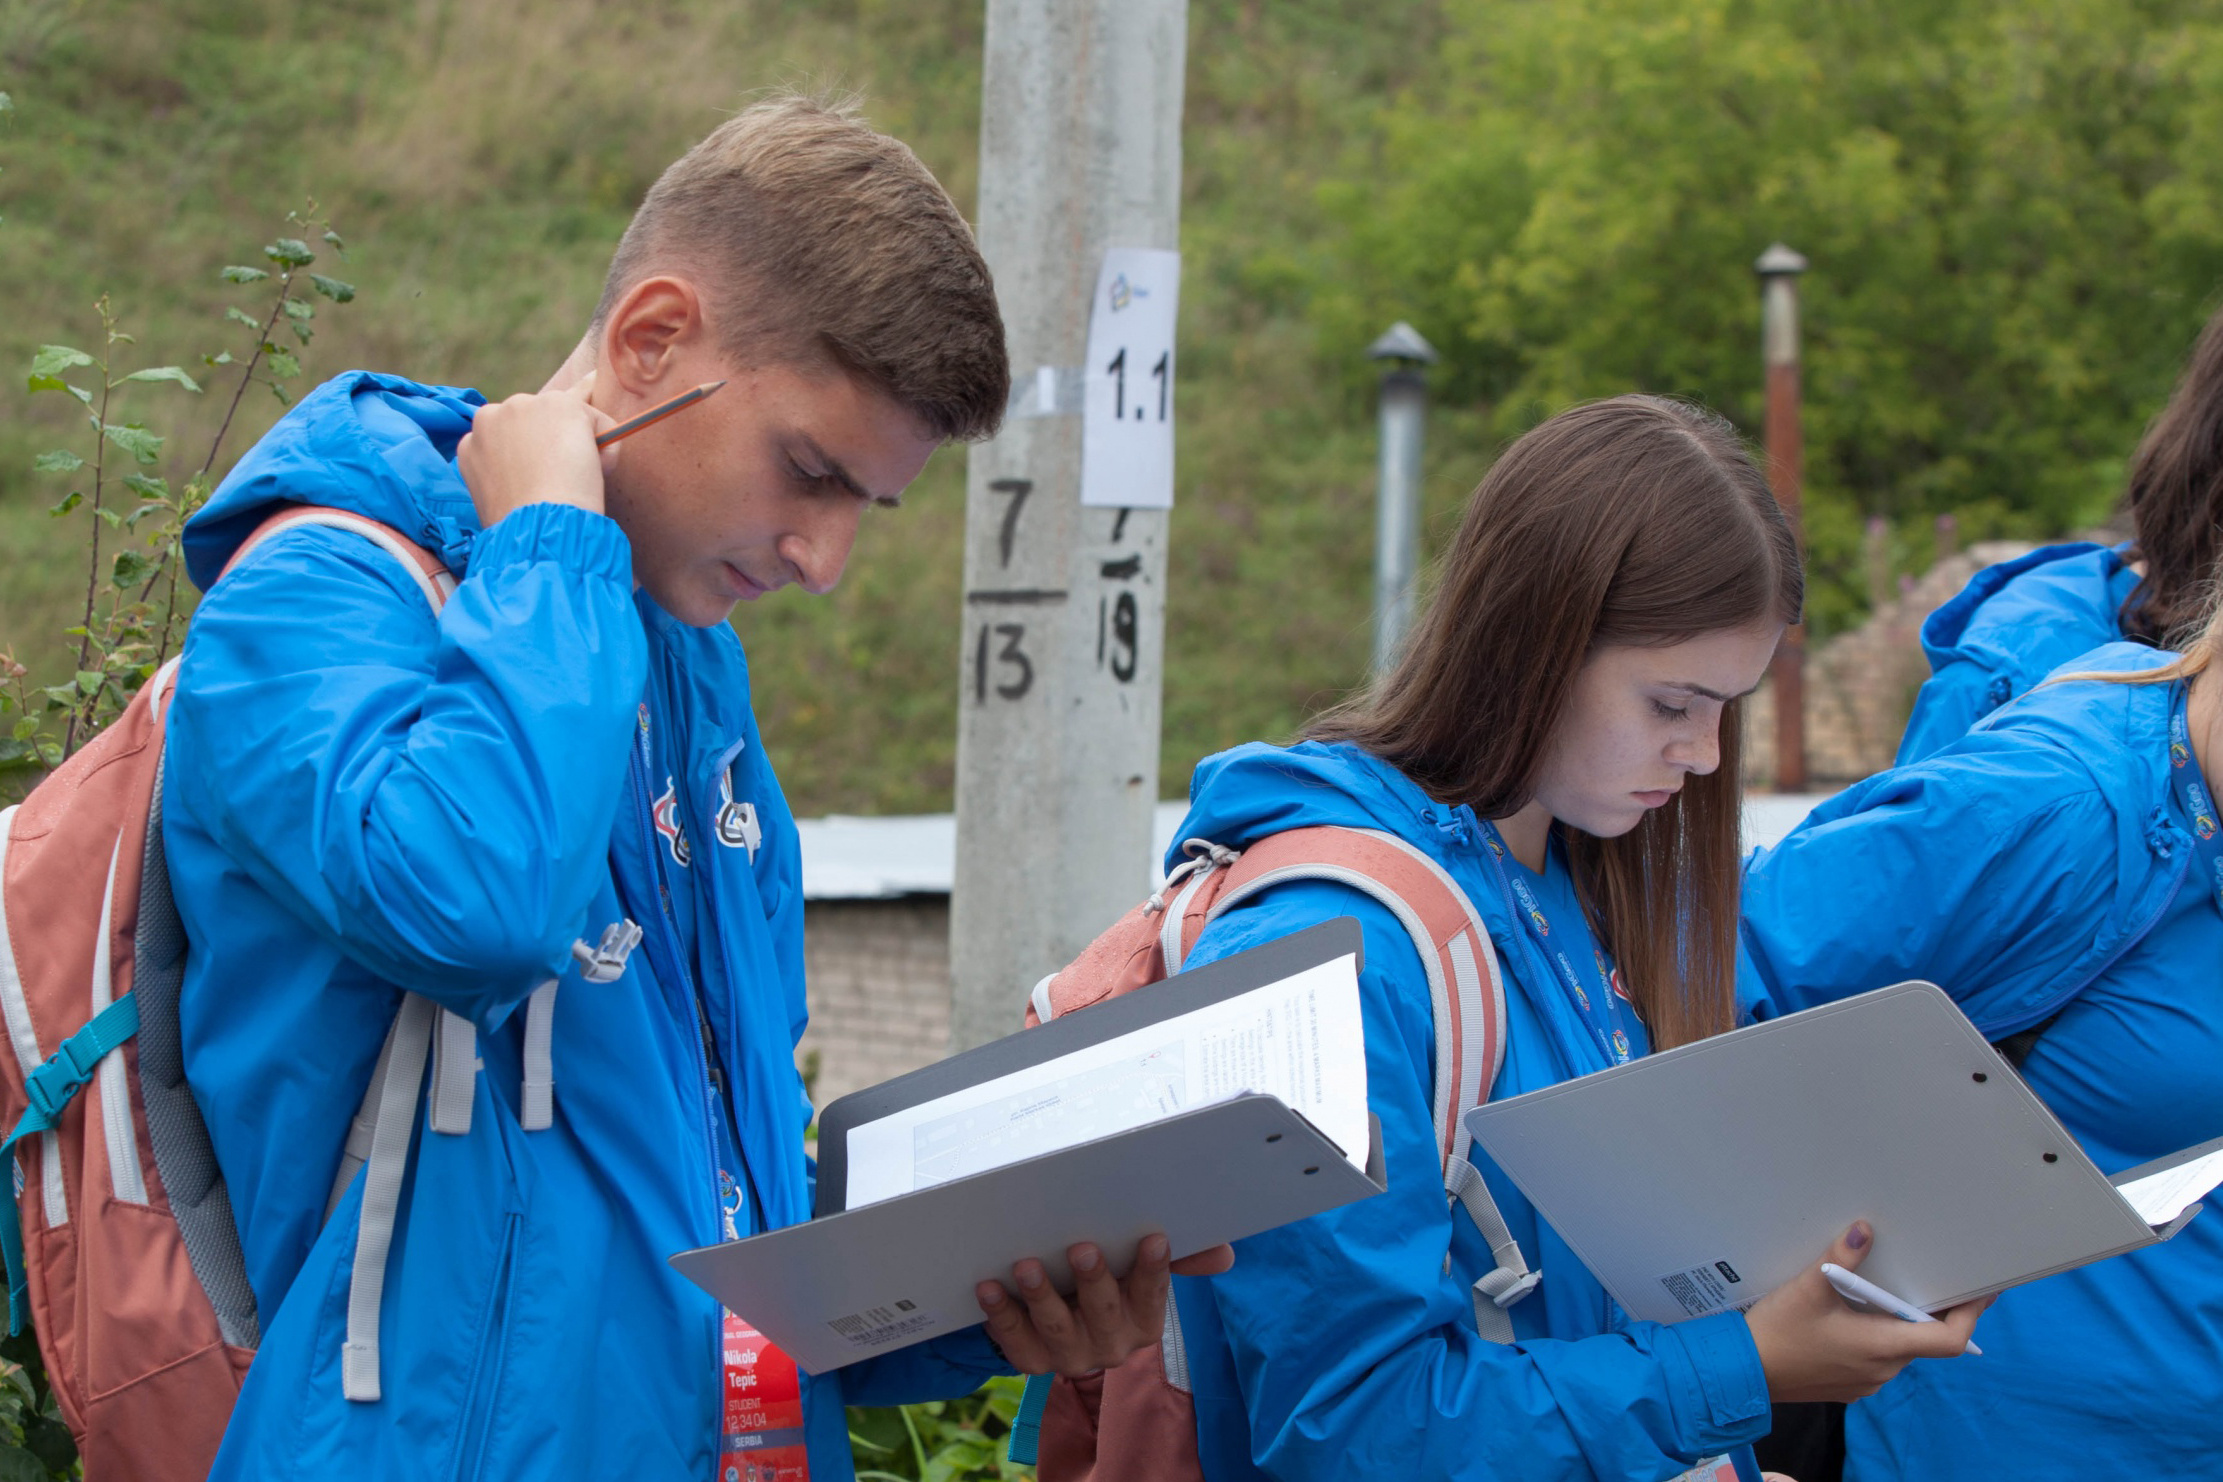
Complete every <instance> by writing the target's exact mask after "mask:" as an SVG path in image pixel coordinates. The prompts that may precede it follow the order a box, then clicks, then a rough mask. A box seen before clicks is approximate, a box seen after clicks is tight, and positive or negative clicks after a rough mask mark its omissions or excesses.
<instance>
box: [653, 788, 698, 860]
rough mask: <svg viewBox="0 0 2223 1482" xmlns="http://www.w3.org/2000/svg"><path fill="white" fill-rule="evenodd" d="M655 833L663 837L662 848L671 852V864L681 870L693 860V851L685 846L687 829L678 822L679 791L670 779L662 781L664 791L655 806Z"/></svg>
mask: <svg viewBox="0 0 2223 1482" xmlns="http://www.w3.org/2000/svg"><path fill="white" fill-rule="evenodd" d="M655 819H656V832H657V833H658V834H660V835H662V836H663V840H664V846H665V847H666V848H667V849H669V850H670V851H671V856H672V863H674V864H676V865H678V866H679V867H680V868H681V869H686V868H687V866H688V865H689V864H690V863H692V862H693V860H694V857H695V855H694V850H692V849H691V848H689V847H688V844H687V829H686V826H685V825H684V824H682V823H681V822H680V821H679V790H678V789H677V788H676V787H675V786H673V784H672V779H671V778H669V777H666V778H665V779H664V791H663V792H662V793H661V794H660V795H659V796H658V797H657V799H656V806H655Z"/></svg>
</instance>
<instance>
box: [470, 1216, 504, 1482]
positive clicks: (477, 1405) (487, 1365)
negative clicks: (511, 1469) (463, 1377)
mask: <svg viewBox="0 0 2223 1482" xmlns="http://www.w3.org/2000/svg"><path fill="white" fill-rule="evenodd" d="M517 1219H518V1217H517V1216H516V1215H515V1214H512V1215H510V1216H509V1217H508V1218H507V1219H505V1220H504V1221H503V1222H502V1256H501V1259H500V1260H499V1261H497V1262H496V1263H495V1266H494V1286H493V1289H492V1290H491V1291H490V1292H489V1293H488V1294H487V1304H486V1305H487V1311H486V1315H485V1317H484V1319H483V1320H482V1321H481V1323H480V1331H481V1332H483V1333H487V1334H489V1335H491V1336H490V1337H488V1339H487V1340H486V1341H485V1342H484V1343H483V1344H481V1345H480V1347H479V1352H478V1358H477V1360H476V1361H475V1362H474V1363H473V1364H472V1366H471V1387H470V1390H469V1391H468V1393H469V1395H470V1403H469V1404H468V1405H467V1406H466V1407H465V1409H464V1411H463V1423H462V1424H461V1425H460V1426H458V1427H457V1428H456V1440H457V1447H456V1465H455V1476H456V1478H457V1479H458V1482H472V1479H474V1478H476V1477H477V1476H478V1475H479V1474H480V1472H482V1471H483V1470H484V1469H485V1465H486V1439H487V1436H488V1434H489V1433H490V1432H491V1431H492V1430H493V1428H494V1396H495V1394H496V1393H498V1392H499V1390H500V1388H501V1383H502V1368H503V1365H504V1362H505V1360H506V1359H507V1357H508V1354H509V1306H510V1302H509V1298H510V1291H509V1287H510V1277H511V1272H512V1270H513V1269H514V1267H515V1265H516V1260H517Z"/></svg>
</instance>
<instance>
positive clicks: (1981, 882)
mask: <svg viewBox="0 0 2223 1482" xmlns="http://www.w3.org/2000/svg"><path fill="white" fill-rule="evenodd" d="M2127 832H2128V843H2129V847H2127V848H2125V847H2121V841H2122V840H2123V839H2124V837H2125V834H2126V820H2124V819H2121V818H2119V817H2117V816H2116V813H2115V810H2114V809H2113V808H2112V807H2111V806H2110V805H2109V803H2108V801H2107V799H2106V798H2105V797H2104V796H2103V795H2102V794H2101V792H2100V791H2099V790H2098V789H2097V788H2096V787H2094V786H2092V785H2091V783H2090V779H2089V778H2088V777H2086V776H2085V775H2084V774H2083V772H2082V768H2081V765H2080V764H2078V763H2076V762H2075V761H2074V759H2073V758H2069V757H2067V756H2066V755H2064V754H2062V753H2059V752H2055V751H2051V750H2044V749H2029V748H2025V749H2020V750H2015V749H2009V748H2006V747H2002V746H1997V745H1992V746H1987V745H1986V744H1985V743H1984V741H1983V739H1982V738H1977V739H1976V740H1974V741H1973V742H1972V743H1970V744H1968V745H1963V746H1958V747H1955V748H1953V749H1952V750H1951V751H1950V752H1948V753H1946V754H1944V755H1941V756H1938V757H1934V758H1932V759H1931V760H1930V761H1928V762H1924V763H1922V764H1920V765H1918V766H1912V767H1903V768H1900V769H1898V770H1896V771H1892V772H1886V773H1883V774H1881V775H1879V776H1877V777H1874V778H1871V779H1869V780H1868V781H1867V782H1865V783H1861V784H1858V785H1856V786H1855V787H1853V788H1849V789H1847V790H1846V792H1844V793H1842V794H1840V795H1839V796H1838V797H1837V798H1833V799H1831V800H1830V801H1829V802H1827V803H1825V804H1823V805H1822V806H1821V807H1820V808H1818V809H1816V810H1815V811H1814V813H1813V814H1812V815H1811V816H1810V817H1809V818H1808V820H1807V821H1806V822H1805V823H1804V824H1802V825H1800V826H1799V828H1798V829H1796V830H1795V831H1793V832H1792V834H1791V835H1790V836H1789V837H1788V838H1786V839H1785V840H1784V841H1783V842H1782V843H1780V844H1778V845H1776V847H1775V848H1774V849H1772V850H1770V851H1768V852H1767V853H1765V854H1762V855H1759V856H1758V857H1756V858H1755V859H1754V860H1753V862H1752V863H1751V865H1750V866H1749V868H1748V869H1747V870H1746V872H1745V879H1744V899H1743V922H1742V926H1741V929H1740V943H1739V945H1740V948H1741V950H1740V952H1739V968H1740V972H1741V973H1742V974H1743V976H1744V981H1743V983H1741V984H1740V996H1741V997H1744V996H1754V995H1764V996H1765V997H1766V998H1767V999H1768V1001H1769V1003H1770V1005H1771V1006H1772V1009H1773V1010H1774V1011H1775V1012H1777V1013H1791V1012H1794V1011H1796V1010H1798V1009H1803V1008H1811V1007H1813V1006H1814V1005H1816V1004H1820V1003H1827V1002H1831V1001H1833V1000H1836V999H1839V998H1844V997H1847V996H1849V995H1851V994H1855V993H1864V992H1866V991H1868V990H1869V989H1872V988H1883V987H1888V986H1889V985H1891V984H1893V983H1900V982H1905V981H1907V980H1908V979H1913V978H1920V979H1926V980H1928V981H1930V982H1933V983H1936V984H1937V985H1938V986H1939V987H1941V988H1943V989H1945V991H1946V992H1948V993H1950V994H1951V995H1952V996H1953V997H1954V998H1955V999H1956V1000H1958V1001H1959V1002H1960V1004H1961V1006H1962V1008H1963V1009H1964V1010H1965V1011H1966V1012H1967V1013H1968V1015H1969V1017H1970V1018H1971V1019H1973V1020H1974V1021H1975V1023H1976V1025H1977V1027H1978V1028H1979V1029H1981V1030H1983V1031H1984V1032H1985V1033H1986V1034H1987V1035H1991V1036H1993V1037H1997V1036H1999V1035H2002V1034H2009V1033H2012V1032H2014V1031H2015V1030H2016V1029H2018V1028H2021V1027H2022V1026H2023V1025H2024V1024H2025V1023H2027V1022H2029V1020H2030V1019H2031V1018H2032V1017H2035V1016H2038V1015H2039V1014H2042V1013H2043V1012H2045V1011H2047V1010H2048V1009H2049V1008H2050V1006H2051V1005H2052V1003H2053V1001H2054V1000H2056V999H2057V998H2058V997H2059V996H2061V995H2062V994H2063V993H2065V992H2071V991H2074V989H2075V988H2076V987H2077V986H2080V985H2081V982H2082V981H2083V976H2084V974H2085V973H2086V971H2087V969H2088V968H2089V967H2090V965H2091V964H2092V962H2093V960H2094V959H2095V957H2098V956H2104V954H2105V952H2106V951H2107V949H2108V947H2109V943H2110V940H2111V939H2112V937H2113V935H2114V934H2115V933H2116V932H2117V931H2118V930H2119V925H2110V924H2108V923H2109V921H2110V915H2111V903H2112V902H2113V900H2114V899H2115V898H2116V897H2117V896H2118V894H2123V895H2128V894H2130V893H2131V891H2129V890H2128V889H2126V888H2125V886H2126V882H2127V881H2128V880H2129V878H2130V877H2131V876H2132V875H2133V874H2135V873H2140V872H2143V871H2145V870H2147V869H2149V868H2150V864H2149V861H2148V860H2147V859H2146V857H2145V849H2144V847H2143V846H2142V845H2141V844H2140V843H2139V842H2138V836H2137V834H2136V832H2135V830H2134V829H2130V830H2127Z"/></svg>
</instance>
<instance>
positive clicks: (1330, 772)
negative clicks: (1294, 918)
mask: <svg viewBox="0 0 2223 1482" xmlns="http://www.w3.org/2000/svg"><path fill="white" fill-rule="evenodd" d="M1321 825H1335V826H1338V827H1343V828H1373V829H1386V830H1389V831H1390V832H1392V833H1395V834H1397V835H1399V836H1400V837H1403V838H1409V839H1419V838H1425V837H1428V836H1429V835H1430V834H1431V833H1441V834H1443V835H1445V836H1446V842H1447V843H1448V842H1452V841H1456V842H1460V843H1471V842H1473V840H1474V837H1475V822H1474V814H1473V811H1472V810H1471V809H1468V808H1465V807H1451V806H1447V805H1445V804H1443V803H1438V802H1436V801H1434V800H1433V799H1431V798H1430V797H1429V796H1428V795H1427V794H1426V793H1424V792H1422V791H1421V790H1420V788H1419V786H1418V785H1416V784H1415V783H1414V782H1413V781H1412V779H1411V778H1409V777H1407V776H1406V775H1405V774H1404V773H1402V772H1400V771H1398V770H1397V768H1395V767H1393V766H1391V765H1390V764H1389V763H1387V762H1385V761H1382V760H1380V759H1379V758H1377V757H1374V756H1370V755H1369V754H1367V753H1366V752H1364V751H1361V750H1360V749H1359V748H1358V747H1356V746H1352V745H1349V744H1347V743H1343V742H1335V743H1327V742H1320V741H1300V742H1299V743H1297V744H1296V745H1295V746H1287V747H1283V746H1269V745H1267V744H1265V743H1264V742H1259V741H1253V742H1250V743H1248V744H1246V745H1242V746H1238V747H1235V748H1234V749H1233V750H1230V751H1223V752H1220V753H1219V754H1218V755H1217V756H1209V757H1206V758H1205V759H1204V760H1203V761H1201V762H1199V763H1198V764H1197V768H1196V772H1195V775H1194V776H1193V777H1192V779H1191V780H1190V783H1189V814H1188V817H1187V818H1185V819H1183V820H1182V823H1181V827H1180V829H1179V830H1177V831H1176V832H1175V834H1174V836H1173V845H1172V847H1171V848H1170V849H1168V850H1167V851H1166V868H1167V869H1168V870H1169V871H1170V870H1172V869H1173V868H1174V867H1175V866H1176V865H1178V864H1180V863H1181V861H1182V860H1183V859H1184V858H1185V857H1186V856H1185V855H1184V854H1183V853H1182V844H1183V842H1184V841H1186V840H1189V839H1209V840H1211V841H1212V842H1213V843H1215V844H1224V845H1226V846H1227V847H1228V848H1230V849H1247V848H1249V847H1250V846H1251V845H1252V844H1253V843H1255V842H1257V841H1258V840H1259V839H1262V838H1265V837H1266V836H1267V835H1268V834H1277V833H1280V832H1282V831H1284V830H1286V829H1293V828H1310V827H1316V826H1321Z"/></svg>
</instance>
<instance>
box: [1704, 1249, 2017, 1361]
mask: <svg viewBox="0 0 2223 1482" xmlns="http://www.w3.org/2000/svg"><path fill="white" fill-rule="evenodd" d="M1873 1243H1874V1234H1873V1232H1872V1231H1871V1230H1870V1229H1869V1228H1868V1225H1867V1224H1866V1223H1865V1222H1862V1223H1860V1224H1857V1225H1854V1226H1853V1227H1852V1228H1851V1229H1850V1230H1848V1231H1846V1232H1845V1233H1844V1234H1843V1235H1842V1236H1840V1237H1839V1238H1838V1241H1837V1244H1836V1245H1835V1246H1833V1247H1831V1249H1830V1252H1829V1254H1828V1255H1826V1256H1824V1257H1823V1258H1822V1259H1823V1260H1825V1261H1834V1262H1836V1263H1837V1264H1838V1265H1840V1266H1843V1267H1844V1268H1845V1269H1846V1270H1848V1271H1850V1270H1852V1269H1853V1268H1854V1267H1856V1266H1858V1265H1859V1264H1860V1263H1861V1262H1862V1261H1863V1260H1865V1259H1867V1256H1868V1250H1869V1247H1870V1246H1871V1245H1872V1244H1873ZM1991 1302H1992V1299H1991V1298H1989V1297H1979V1298H1978V1299H1977V1300H1975V1301H1973V1302H1963V1303H1962V1304H1961V1305H1960V1306H1958V1307H1954V1308H1951V1309H1949V1310H1948V1311H1945V1312H1942V1313H1940V1314H1938V1320H1937V1321H1936V1322H1934V1323H1911V1322H1906V1321H1903V1320H1902V1319H1900V1318H1896V1317H1886V1316H1884V1315H1883V1314H1882V1313H1878V1312H1858V1311H1855V1310H1854V1309H1853V1308H1851V1307H1849V1306H1847V1305H1846V1303H1845V1300H1844V1298H1842V1297H1840V1296H1838V1295H1837V1288H1835V1287H1833V1286H1831V1285H1830V1284H1829V1278H1828V1277H1826V1276H1824V1275H1822V1269H1821V1266H1820V1264H1819V1263H1817V1264H1815V1265H1812V1266H1809V1267H1807V1268H1806V1270H1805V1271H1803V1272H1801V1273H1800V1274H1799V1276H1798V1278H1797V1279H1796V1280H1794V1281H1791V1282H1789V1283H1787V1284H1786V1285H1783V1286H1780V1287H1777V1288H1776V1289H1775V1290H1774V1291H1772V1292H1770V1293H1768V1294H1767V1295H1766V1296H1765V1297H1762V1298H1761V1299H1760V1300H1759V1301H1758V1302H1756V1303H1754V1304H1753V1307H1752V1310H1751V1311H1750V1312H1748V1313H1746V1314H1745V1321H1746V1323H1747V1324H1748V1325H1749V1326H1750V1327H1751V1329H1752V1344H1753V1346H1754V1347H1755V1348H1757V1349H1759V1351H1760V1367H1761V1368H1763V1369H1765V1370H1766V1371H1767V1375H1768V1395H1769V1397H1770V1398H1771V1399H1773V1400H1774V1401H1775V1402H1776V1403H1778V1404H1783V1403H1787V1402H1790V1401H1794V1400H1841V1401H1851V1400H1862V1399H1866V1398H1867V1397H1868V1396H1869V1395H1872V1394H1874V1393H1875V1392H1876V1391H1877V1390H1879V1389H1881V1388H1883V1387H1884V1385H1886V1384H1888V1383H1890V1382H1891V1380H1892V1379H1893V1378H1895V1377H1896V1376H1897V1375H1898V1372H1899V1371H1900V1370H1901V1369H1903V1368H1905V1367H1906V1366H1907V1365H1908V1364H1909V1363H1911V1362H1913V1361H1914V1360H1915V1359H1918V1358H1952V1357H1954V1356H1956V1355H1957V1354H1959V1353H1960V1351H1961V1350H1962V1348H1964V1347H1966V1346H1967V1343H1968V1335H1969V1334H1970V1333H1972V1332H1974V1331H1975V1328H1976V1319H1977V1318H1979V1317H1981V1316H1982V1315H1983V1312H1984V1309H1985V1308H1987V1307H1989V1306H1990V1305H1991Z"/></svg>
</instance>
